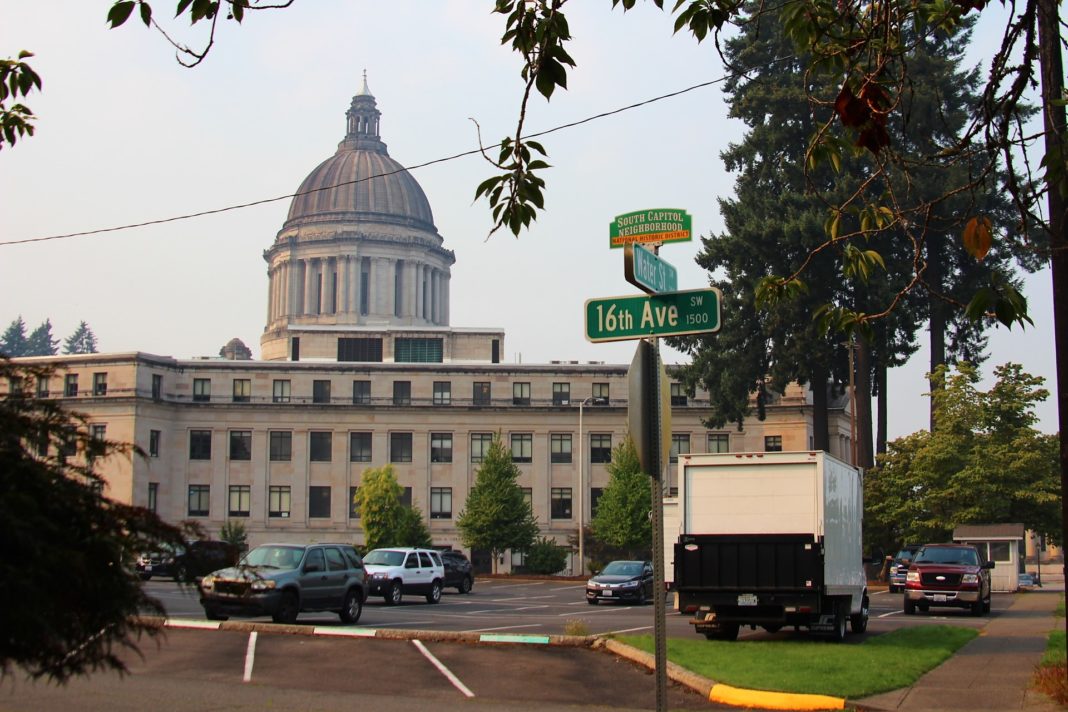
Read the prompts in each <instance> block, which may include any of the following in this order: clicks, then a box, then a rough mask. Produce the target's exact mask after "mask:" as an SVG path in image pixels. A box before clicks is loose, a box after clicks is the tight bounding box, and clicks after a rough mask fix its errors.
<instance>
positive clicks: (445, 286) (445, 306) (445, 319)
mask: <svg viewBox="0 0 1068 712" xmlns="http://www.w3.org/2000/svg"><path fill="white" fill-rule="evenodd" d="M441 274H442V277H443V279H442V284H441V303H442V314H441V323H442V325H443V326H448V325H449V302H451V301H452V299H451V297H450V296H449V283H450V282H451V281H452V275H451V274H449V273H448V272H442V273H441Z"/></svg>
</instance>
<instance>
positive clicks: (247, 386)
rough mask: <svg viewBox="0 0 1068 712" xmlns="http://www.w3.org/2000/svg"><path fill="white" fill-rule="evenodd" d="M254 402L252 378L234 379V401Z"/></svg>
mask: <svg viewBox="0 0 1068 712" xmlns="http://www.w3.org/2000/svg"><path fill="white" fill-rule="evenodd" d="M250 402H252V380H251V379H248V378H235V379H234V403H250Z"/></svg>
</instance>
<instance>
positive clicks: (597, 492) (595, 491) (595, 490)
mask: <svg viewBox="0 0 1068 712" xmlns="http://www.w3.org/2000/svg"><path fill="white" fill-rule="evenodd" d="M602 494H604V488H603V487H590V516H591V517H596V516H597V505H598V504H600V503H601V495H602Z"/></svg>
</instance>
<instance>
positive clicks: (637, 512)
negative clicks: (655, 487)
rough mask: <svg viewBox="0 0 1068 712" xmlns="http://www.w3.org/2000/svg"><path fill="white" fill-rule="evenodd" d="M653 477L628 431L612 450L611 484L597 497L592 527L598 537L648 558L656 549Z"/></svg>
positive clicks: (636, 555)
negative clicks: (651, 513)
mask: <svg viewBox="0 0 1068 712" xmlns="http://www.w3.org/2000/svg"><path fill="white" fill-rule="evenodd" d="M651 508H652V478H651V477H649V475H647V474H645V473H644V472H642V466H641V462H640V461H639V459H638V450H637V448H636V447H635V445H634V439H633V438H632V437H631V436H630V435H629V434H628V435H627V436H626V437H625V438H624V439H623V442H621V443H620V444H618V445H616V446H615V448H613V449H612V461H611V462H610V463H608V485H607V486H606V487H605V488H604V492H602V493H601V498H600V499H599V500H597V512H596V514H594V516H593V521H592V522H591V524H590V528H591V529H592V530H593V533H594V535H595V536H596V537H597V539H598V540H600V541H602V542H604V543H606V544H609V545H611V546H616V547H621V548H625V549H628V550H629V551H630V554H629V556H630V557H631V558H636V559H638V558H640V559H647V558H649V556H650V552H651V551H652V549H653V527H652V522H651V521H650V519H649V511H650V509H651Z"/></svg>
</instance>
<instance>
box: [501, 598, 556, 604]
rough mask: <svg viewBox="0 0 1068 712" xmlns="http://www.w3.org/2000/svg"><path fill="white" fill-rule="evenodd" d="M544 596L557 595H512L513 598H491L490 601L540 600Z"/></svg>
mask: <svg viewBox="0 0 1068 712" xmlns="http://www.w3.org/2000/svg"><path fill="white" fill-rule="evenodd" d="M543 598H555V596H512V597H511V598H491V599H490V600H489V602H490V603H511V602H513V601H538V600H541V599H543Z"/></svg>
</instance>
